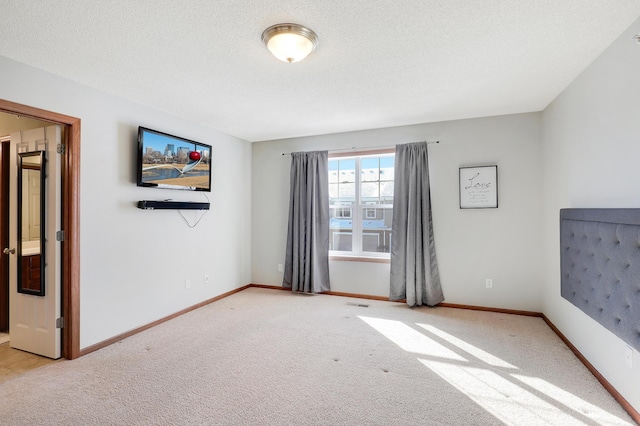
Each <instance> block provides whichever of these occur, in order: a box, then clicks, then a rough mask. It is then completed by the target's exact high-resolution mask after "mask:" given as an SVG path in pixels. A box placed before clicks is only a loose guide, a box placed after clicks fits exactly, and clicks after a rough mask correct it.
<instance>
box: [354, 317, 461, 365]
mask: <svg viewBox="0 0 640 426" xmlns="http://www.w3.org/2000/svg"><path fill="white" fill-rule="evenodd" d="M358 318H360V319H361V320H362V321H364V322H366V323H367V324H369V325H370V326H371V327H373V328H374V329H376V330H377V331H378V332H379V333H381V334H382V335H383V336H385V337H386V338H388V339H389V340H391V341H392V342H393V343H395V344H396V345H398V346H400V348H402V349H404V350H405V351H407V352H411V353H416V354H421V355H429V356H432V357H436V358H443V359H449V360H453V361H462V362H466V361H467V360H466V359H464V358H463V357H461V356H460V355H458V354H457V353H455V352H453V351H452V350H451V349H449V348H447V347H445V346H443V345H441V344H440V343H438V342H436V341H435V340H433V339H430V338H429V337H427V336H425V335H424V334H422V333H420V332H419V331H418V330H415V329H413V328H411V327H409V326H408V325H406V324H405V323H403V322H402V321H395V320H387V319H381V318H371V317H364V316H358Z"/></svg>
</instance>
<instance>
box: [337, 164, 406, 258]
mask: <svg viewBox="0 0 640 426" xmlns="http://www.w3.org/2000/svg"><path fill="white" fill-rule="evenodd" d="M394 162H395V160H394V156H393V155H380V156H374V157H372V156H367V157H350V158H349V157H347V158H343V159H340V158H335V159H332V160H330V161H329V198H330V199H329V201H330V212H331V219H330V227H329V233H330V238H329V249H330V250H331V251H334V252H344V253H345V254H349V253H352V254H355V255H361V254H363V253H369V254H372V253H389V252H390V246H391V221H392V213H393V209H392V206H393V189H394V188H393V187H394V183H393V177H394ZM356 170H358V173H357V174H356ZM356 185H358V186H356ZM356 195H357V196H358V198H356ZM354 225H357V226H354ZM354 227H355V229H357V230H358V233H357V234H354V233H353V231H354ZM356 248H357V252H354V250H355V249H356Z"/></svg>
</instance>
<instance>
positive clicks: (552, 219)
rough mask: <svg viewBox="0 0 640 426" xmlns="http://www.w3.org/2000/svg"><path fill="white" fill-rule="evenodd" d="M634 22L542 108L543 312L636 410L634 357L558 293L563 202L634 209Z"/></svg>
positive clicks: (639, 404)
mask: <svg viewBox="0 0 640 426" xmlns="http://www.w3.org/2000/svg"><path fill="white" fill-rule="evenodd" d="M639 32H640V21H636V22H635V23H634V24H633V25H632V26H631V27H630V28H629V29H628V30H627V31H626V32H625V33H624V34H623V35H622V36H620V38H619V39H618V40H617V41H616V42H615V43H613V45H612V46H611V47H609V48H608V49H607V50H606V51H605V52H604V53H603V54H602V55H601V56H600V57H599V58H598V59H597V60H596V61H595V62H594V63H593V64H592V65H591V66H590V67H589V68H587V70H586V71H584V72H583V74H582V75H581V76H580V77H579V78H578V79H576V80H575V81H574V82H573V83H572V84H571V85H570V86H569V88H567V89H566V90H565V92H564V93H563V94H562V95H560V96H559V97H558V98H557V99H556V100H555V101H554V102H553V103H552V104H551V105H550V106H549V107H548V108H547V109H546V110H545V111H544V113H543V119H542V124H543V162H544V166H545V169H544V172H545V173H544V175H545V186H544V188H545V189H544V199H545V204H544V206H545V208H544V218H543V223H544V246H543V247H544V252H545V253H546V256H545V283H546V286H545V290H544V301H543V303H544V312H545V314H546V315H547V317H548V318H549V319H550V320H551V321H552V322H553V323H554V324H555V325H556V326H557V327H558V328H559V329H560V331H562V333H563V334H565V336H566V337H567V338H568V339H569V340H570V341H571V342H572V343H573V344H574V345H575V346H576V347H577V348H578V350H580V352H581V353H582V354H583V355H585V356H586V357H587V359H588V360H589V362H591V363H592V364H593V365H594V366H595V368H596V369H597V370H598V371H600V373H602V374H603V375H604V376H605V378H606V379H607V380H608V381H609V382H610V383H611V384H612V385H613V386H614V387H615V388H616V389H617V390H618V391H619V392H620V393H621V394H622V395H623V397H625V399H627V401H629V402H630V403H631V404H632V405H633V406H634V407H635V408H636V409H637V410H640V386H638V384H639V383H640V356H639V354H638V352H637V351H634V352H633V367H632V368H629V367H627V366H626V364H625V361H624V354H625V350H626V348H627V346H626V345H625V344H624V342H623V341H622V340H620V339H618V338H617V337H616V336H615V335H613V333H611V332H609V331H608V330H606V329H605V328H604V327H602V326H601V325H599V324H598V323H596V322H595V321H594V320H592V319H591V318H590V317H588V316H587V315H586V314H584V313H583V312H582V311H580V310H579V309H578V308H576V307H575V306H573V305H572V304H571V303H569V302H567V301H566V300H565V299H563V298H561V297H560V253H559V250H560V249H559V238H560V237H559V214H558V211H559V209H561V208H566V207H603V208H608V207H640V177H639V175H638V173H639V172H638V170H639V168H638V160H639V159H640V79H639V78H638V70H640V45H638V44H636V43H635V41H633V40H632V36H633V35H635V34H636V33H639Z"/></svg>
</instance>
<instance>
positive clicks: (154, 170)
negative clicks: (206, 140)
mask: <svg viewBox="0 0 640 426" xmlns="http://www.w3.org/2000/svg"><path fill="white" fill-rule="evenodd" d="M137 168H138V170H137V172H138V180H137V184H138V186H147V187H153V188H163V189H181V190H187V191H211V146H210V145H206V144H203V143H200V142H195V141H192V140H189V139H184V138H181V137H178V136H173V135H169V134H167V133H162V132H159V131H157V130H151V129H147V128H146V127H138V165H137Z"/></svg>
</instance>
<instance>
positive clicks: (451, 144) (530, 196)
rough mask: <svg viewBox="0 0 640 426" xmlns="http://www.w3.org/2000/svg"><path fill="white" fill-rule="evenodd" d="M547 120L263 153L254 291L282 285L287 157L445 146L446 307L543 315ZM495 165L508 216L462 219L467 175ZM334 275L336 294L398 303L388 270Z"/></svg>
mask: <svg viewBox="0 0 640 426" xmlns="http://www.w3.org/2000/svg"><path fill="white" fill-rule="evenodd" d="M539 119H540V115H539V114H538V113H532V114H518V115H510V116H502V117H490V118H480V119H473V120H460V121H451V122H443V123H433V124H422V125H415V126H404V127H397V128H388V129H379V130H368V131H362V132H351V133H342V134H333V135H325V136H317V137H308V138H296V139H288V140H278V141H268V142H258V143H254V144H253V166H252V168H253V175H252V182H253V183H252V193H253V203H252V206H253V207H252V208H253V214H252V229H253V231H252V282H254V283H256V284H268V285H281V283H282V273H280V272H277V265H278V264H279V263H284V251H285V239H286V234H287V214H288V203H289V199H288V197H289V164H290V156H282V155H280V153H282V152H291V151H307V150H316V149H328V150H332V149H340V148H349V147H353V146H358V147H372V146H376V147H383V146H394V145H395V144H398V143H406V142H414V141H419V140H425V139H426V140H429V141H433V140H440V142H441V143H440V144H433V145H430V146H429V156H430V160H429V161H430V176H431V190H432V192H431V194H432V204H433V215H434V227H435V238H436V251H437V255H438V260H439V265H440V274H441V278H442V284H443V289H444V295H445V299H446V302H449V303H458V304H468V305H478V306H489V307H500V308H505V309H519V310H530V311H537V312H539V311H541V308H542V306H541V278H542V275H541V261H542V258H541V254H540V250H539V247H540V245H541V237H540V232H539V230H540V226H541V214H540V203H541V195H540V194H541V187H540V180H541V175H540V170H541V163H540V160H541V151H540V144H539V141H540V134H539V129H540V122H539ZM487 164H497V165H498V175H499V177H498V181H499V182H498V185H499V208H498V209H486V210H461V209H460V208H459V198H458V168H459V167H460V166H473V165H487ZM330 270H331V288H332V290H334V291H340V292H348V293H358V294H368V295H376V296H388V295H389V265H388V264H379V263H363V262H345V261H331V263H330ZM486 278H492V279H493V280H494V282H493V289H490V290H489V289H486V288H485V279H486Z"/></svg>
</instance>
